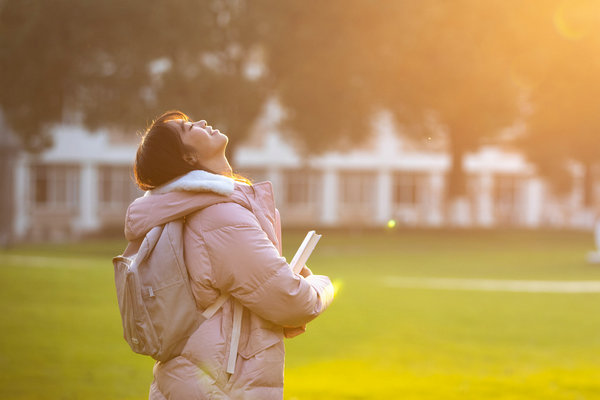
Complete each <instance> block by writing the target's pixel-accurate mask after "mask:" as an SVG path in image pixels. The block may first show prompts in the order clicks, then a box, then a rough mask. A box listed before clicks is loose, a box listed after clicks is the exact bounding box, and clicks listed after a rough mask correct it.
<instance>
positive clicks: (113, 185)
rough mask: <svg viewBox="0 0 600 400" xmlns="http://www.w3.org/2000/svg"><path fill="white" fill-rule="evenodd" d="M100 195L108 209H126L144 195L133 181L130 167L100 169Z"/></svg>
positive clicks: (109, 166)
mask: <svg viewBox="0 0 600 400" xmlns="http://www.w3.org/2000/svg"><path fill="white" fill-rule="evenodd" d="M98 185H99V187H98V195H99V198H100V203H101V204H102V205H103V206H107V207H126V206H127V205H128V204H129V203H131V202H132V201H133V200H134V199H135V198H136V197H139V196H141V195H142V191H141V190H140V189H139V188H138V187H137V185H136V184H135V182H134V181H133V179H132V173H131V168H130V167H125V166H113V165H104V166H100V168H98Z"/></svg>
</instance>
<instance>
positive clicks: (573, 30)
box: [554, 0, 600, 40]
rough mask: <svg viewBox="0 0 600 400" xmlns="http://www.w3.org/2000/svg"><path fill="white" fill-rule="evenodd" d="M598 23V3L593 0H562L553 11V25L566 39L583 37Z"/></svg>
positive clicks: (599, 7)
mask: <svg viewBox="0 0 600 400" xmlns="http://www.w3.org/2000/svg"><path fill="white" fill-rule="evenodd" d="M598 23H600V4H599V3H598V2H597V1H595V0H563V1H562V2H561V3H560V4H559V6H558V7H557V9H556V11H555V12H554V26H555V28H556V30H557V31H558V33H559V34H560V35H561V36H563V37H565V38H566V39H570V40H580V39H583V38H584V37H586V36H588V35H589V34H590V33H591V31H592V29H593V28H594V27H595V26H596V24H598Z"/></svg>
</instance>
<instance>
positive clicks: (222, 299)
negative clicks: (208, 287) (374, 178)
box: [202, 293, 229, 319]
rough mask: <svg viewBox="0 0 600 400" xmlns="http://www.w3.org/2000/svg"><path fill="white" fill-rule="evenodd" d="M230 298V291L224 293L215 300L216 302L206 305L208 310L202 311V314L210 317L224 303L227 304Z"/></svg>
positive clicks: (207, 317)
mask: <svg viewBox="0 0 600 400" xmlns="http://www.w3.org/2000/svg"><path fill="white" fill-rule="evenodd" d="M228 298H229V293H224V294H222V295H220V296H219V297H218V298H217V300H215V302H214V303H212V304H211V305H210V306H208V307H206V310H204V312H203V313H202V316H203V317H204V318H206V319H209V318H210V317H212V316H213V315H215V313H216V312H217V311H218V310H219V308H221V306H222V305H223V304H225V302H226V301H227V299H228Z"/></svg>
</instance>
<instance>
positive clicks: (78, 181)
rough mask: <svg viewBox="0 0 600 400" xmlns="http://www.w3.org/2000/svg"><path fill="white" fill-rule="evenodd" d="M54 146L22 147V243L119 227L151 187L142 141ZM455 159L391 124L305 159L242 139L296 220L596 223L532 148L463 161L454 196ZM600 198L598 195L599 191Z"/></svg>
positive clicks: (105, 137) (82, 134)
mask: <svg viewBox="0 0 600 400" xmlns="http://www.w3.org/2000/svg"><path fill="white" fill-rule="evenodd" d="M53 137H54V146H53V147H52V148H51V149H49V150H48V151H45V152H43V153H42V154H39V155H31V154H23V153H21V154H19V155H18V156H17V157H16V162H15V164H14V168H13V170H12V171H13V176H14V185H13V192H12V196H14V199H13V200H14V201H13V204H14V207H13V221H12V230H13V236H14V238H15V240H48V239H50V240H60V239H65V238H70V237H77V236H80V235H82V234H87V233H91V232H97V231H101V230H111V229H112V230H114V229H120V228H122V226H123V220H124V215H125V210H126V208H127V206H128V204H129V203H130V202H131V201H132V200H133V199H135V198H136V197H138V196H140V195H142V194H143V193H142V192H141V191H140V190H139V189H138V188H137V187H136V186H135V184H134V182H133V174H132V169H131V165H132V161H133V159H134V156H135V151H136V146H137V143H133V142H127V141H123V140H119V139H118V138H119V136H118V135H114V134H110V133H109V132H107V131H98V132H95V133H91V132H88V131H86V130H84V129H82V128H81V127H77V126H60V127H57V128H56V129H55V130H54V131H53ZM450 163H451V160H450V157H449V155H448V154H446V153H445V152H443V151H441V150H439V149H428V148H427V147H426V146H421V147H419V146H416V147H415V146H413V145H411V144H410V143H409V141H406V140H404V139H402V136H399V135H397V134H395V133H394V132H393V130H392V129H391V128H386V127H380V128H378V129H376V130H375V133H374V135H373V140H372V141H371V143H370V144H367V145H365V146H363V147H362V148H360V149H354V150H351V151H348V152H329V153H326V154H322V155H318V156H313V157H310V158H305V157H301V156H300V155H299V153H298V152H297V151H296V150H295V149H294V147H293V146H291V145H290V144H289V143H287V142H286V141H284V140H283V139H282V137H281V136H280V135H279V134H278V133H277V132H276V131H266V132H265V133H264V134H263V135H262V136H260V137H259V138H258V140H254V141H251V144H250V143H249V144H246V145H244V146H241V147H239V148H238V150H237V151H236V154H235V155H234V158H233V160H232V165H233V166H234V168H235V170H236V171H237V172H239V173H241V174H242V175H245V176H247V177H249V178H250V179H251V180H253V181H261V180H270V181H271V182H272V183H273V187H274V190H275V195H276V199H277V205H278V208H279V210H280V212H281V215H282V221H283V222H284V225H285V226H287V227H293V226H296V227H308V226H310V227H349V226H361V227H378V226H381V227H383V226H387V225H388V223H389V222H390V221H394V225H395V226H396V227H398V228H400V227H446V226H460V227H485V228H492V227H504V226H510V227H524V228H540V227H569V228H583V229H591V227H592V225H593V219H594V218H593V217H594V215H593V212H592V210H589V209H585V208H583V207H582V201H581V198H582V196H581V193H580V189H581V188H580V189H578V186H577V185H576V186H575V189H574V190H573V192H572V193H571V194H570V195H567V196H565V197H564V198H555V197H552V196H550V194H549V192H548V191H547V190H546V187H545V184H544V181H543V180H542V179H540V178H539V177H538V176H536V175H535V171H534V168H533V167H532V166H531V165H530V164H528V163H527V161H526V160H525V159H524V158H523V156H522V155H520V154H518V153H511V152H506V151H503V150H501V149H499V148H497V147H485V148H482V149H481V150H480V151H479V152H477V153H473V154H468V155H467V156H466V157H465V159H464V160H463V165H462V167H463V170H464V172H465V174H466V175H467V183H468V184H467V187H468V190H467V192H468V193H467V196H466V197H464V198H461V199H458V200H456V201H453V202H452V203H449V202H448V201H447V199H446V198H445V192H446V187H445V186H446V182H447V178H446V177H447V174H448V171H449V168H450ZM596 198H598V197H596Z"/></svg>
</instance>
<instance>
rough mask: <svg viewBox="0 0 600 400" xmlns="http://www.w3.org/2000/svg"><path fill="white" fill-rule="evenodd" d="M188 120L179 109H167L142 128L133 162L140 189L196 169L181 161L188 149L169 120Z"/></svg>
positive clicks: (155, 185) (150, 187)
mask: <svg viewBox="0 0 600 400" xmlns="http://www.w3.org/2000/svg"><path fill="white" fill-rule="evenodd" d="M179 119H180V120H183V121H185V122H187V121H190V118H189V117H188V116H187V115H185V114H184V113H182V112H181V111H167V112H166V113H164V114H163V115H161V116H160V117H158V118H157V119H156V120H155V121H153V122H152V124H151V125H150V126H149V127H148V128H147V129H146V132H145V133H144V134H143V136H142V141H141V142H140V145H139V146H138V149H137V153H136V155H135V163H134V165H133V174H134V176H135V182H136V184H137V185H138V186H139V187H140V189H142V190H151V189H154V188H156V187H158V186H160V185H163V184H165V183H167V182H168V181H170V180H173V179H175V178H177V177H178V176H181V175H184V174H187V173H188V172H190V171H193V170H195V169H199V168H198V167H194V166H193V165H191V164H190V163H188V162H187V161H185V155H186V154H188V153H190V150H188V149H186V146H185V145H184V144H183V142H182V140H181V136H179V132H178V131H177V129H176V128H174V127H173V125H172V124H167V122H169V121H173V120H179Z"/></svg>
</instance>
